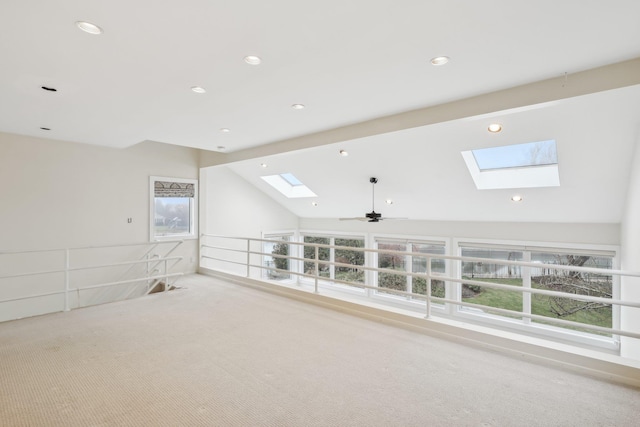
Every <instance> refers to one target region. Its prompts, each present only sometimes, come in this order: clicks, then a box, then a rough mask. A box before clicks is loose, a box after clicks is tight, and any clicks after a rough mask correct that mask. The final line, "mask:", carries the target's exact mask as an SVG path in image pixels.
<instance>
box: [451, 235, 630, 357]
mask: <svg viewBox="0 0 640 427" xmlns="http://www.w3.org/2000/svg"><path fill="white" fill-rule="evenodd" d="M469 245H474V246H473V247H476V248H486V249H496V250H514V251H521V252H522V253H523V261H525V262H526V261H527V258H528V257H527V253H528V254H529V255H530V254H531V253H532V252H548V253H552V252H553V253H562V252H564V253H566V254H585V255H587V254H589V255H592V256H601V257H604V256H611V269H612V270H617V269H619V268H620V247H619V246H615V245H597V244H579V243H549V242H532V241H513V240H489V239H467V238H455V239H453V245H452V250H453V252H454V254H455V255H456V256H462V248H463V247H465V246H466V247H469ZM461 267H462V261H457V262H454V263H453V268H454V270H453V271H452V274H453V275H454V277H457V278H458V279H461V278H462V268H461ZM454 285H455V286H454V287H455V290H454V294H455V299H456V300H458V301H461V300H462V295H461V287H462V286H461V285H460V284H454ZM523 286H524V282H523ZM526 296H527V294H523V307H522V310H523V312H527V311H525V310H527V309H528V312H530V310H531V295H530V294H529V295H528V296H529V298H525V297H526ZM612 296H613V299H617V298H619V296H620V277H619V276H617V275H615V274H614V275H612ZM524 303H526V304H528V307H525V306H524ZM452 308H453V310H452V311H451V312H450V314H451V315H452V317H453V318H455V317H460V318H463V319H464V321H465V322H469V323H477V324H482V323H485V324H487V325H490V326H491V327H494V328H499V329H501V328H506V329H513V330H515V331H517V332H518V333H519V334H522V335H527V336H542V337H545V338H546V339H551V340H553V339H557V340H559V342H572V343H575V344H582V345H586V346H592V347H597V348H600V349H605V350H610V351H613V352H617V351H619V349H620V337H619V336H618V335H612V336H611V337H604V336H599V335H597V334H593V333H589V332H581V331H574V330H571V329H567V328H563V327H561V326H553V325H546V324H543V323H538V322H531V321H526V320H517V319H509V318H508V317H504V316H499V315H493V314H488V313H475V312H472V311H471V310H463V307H460V306H456V307H452ZM611 316H612V318H611V324H612V328H613V329H617V328H619V327H620V307H617V306H614V307H612V312H611Z"/></svg>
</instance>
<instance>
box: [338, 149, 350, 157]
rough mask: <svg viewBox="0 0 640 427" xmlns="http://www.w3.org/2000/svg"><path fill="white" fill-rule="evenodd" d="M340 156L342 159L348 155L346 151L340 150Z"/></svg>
mask: <svg viewBox="0 0 640 427" xmlns="http://www.w3.org/2000/svg"><path fill="white" fill-rule="evenodd" d="M340 155H341V156H342V157H347V156H348V155H349V152H348V151H347V150H340Z"/></svg>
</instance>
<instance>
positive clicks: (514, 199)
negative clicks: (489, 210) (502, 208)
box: [511, 196, 523, 202]
mask: <svg viewBox="0 0 640 427" xmlns="http://www.w3.org/2000/svg"><path fill="white" fill-rule="evenodd" d="M522 199H523V198H522V196H513V197H512V198H511V201H513V202H521V201H522Z"/></svg>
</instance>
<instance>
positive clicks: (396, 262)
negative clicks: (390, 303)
mask: <svg viewBox="0 0 640 427" xmlns="http://www.w3.org/2000/svg"><path fill="white" fill-rule="evenodd" d="M406 248H407V245H406V244H405V243H393V242H378V249H379V250H390V251H398V252H405V251H406ZM378 268H384V269H387V270H398V271H407V270H406V256H405V255H397V254H394V253H378ZM407 287H408V281H407V276H405V275H401V274H392V273H383V272H379V273H378V288H380V289H381V290H380V291H378V292H381V293H392V292H384V291H383V289H393V290H397V291H405V292H406V291H408V289H407ZM396 295H397V294H396Z"/></svg>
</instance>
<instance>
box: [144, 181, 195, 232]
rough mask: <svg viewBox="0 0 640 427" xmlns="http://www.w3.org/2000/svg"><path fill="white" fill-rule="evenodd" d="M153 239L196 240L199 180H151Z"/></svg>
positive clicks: (151, 225) (151, 227) (151, 226)
mask: <svg viewBox="0 0 640 427" xmlns="http://www.w3.org/2000/svg"><path fill="white" fill-rule="evenodd" d="M150 184H151V185H150V196H151V197H150V198H151V209H150V211H151V212H150V232H149V234H150V240H165V239H195V238H196V237H197V230H196V223H197V216H196V215H197V213H196V212H197V194H198V181H196V180H193V179H181V178H165V177H157V176H152V177H151V178H150Z"/></svg>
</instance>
